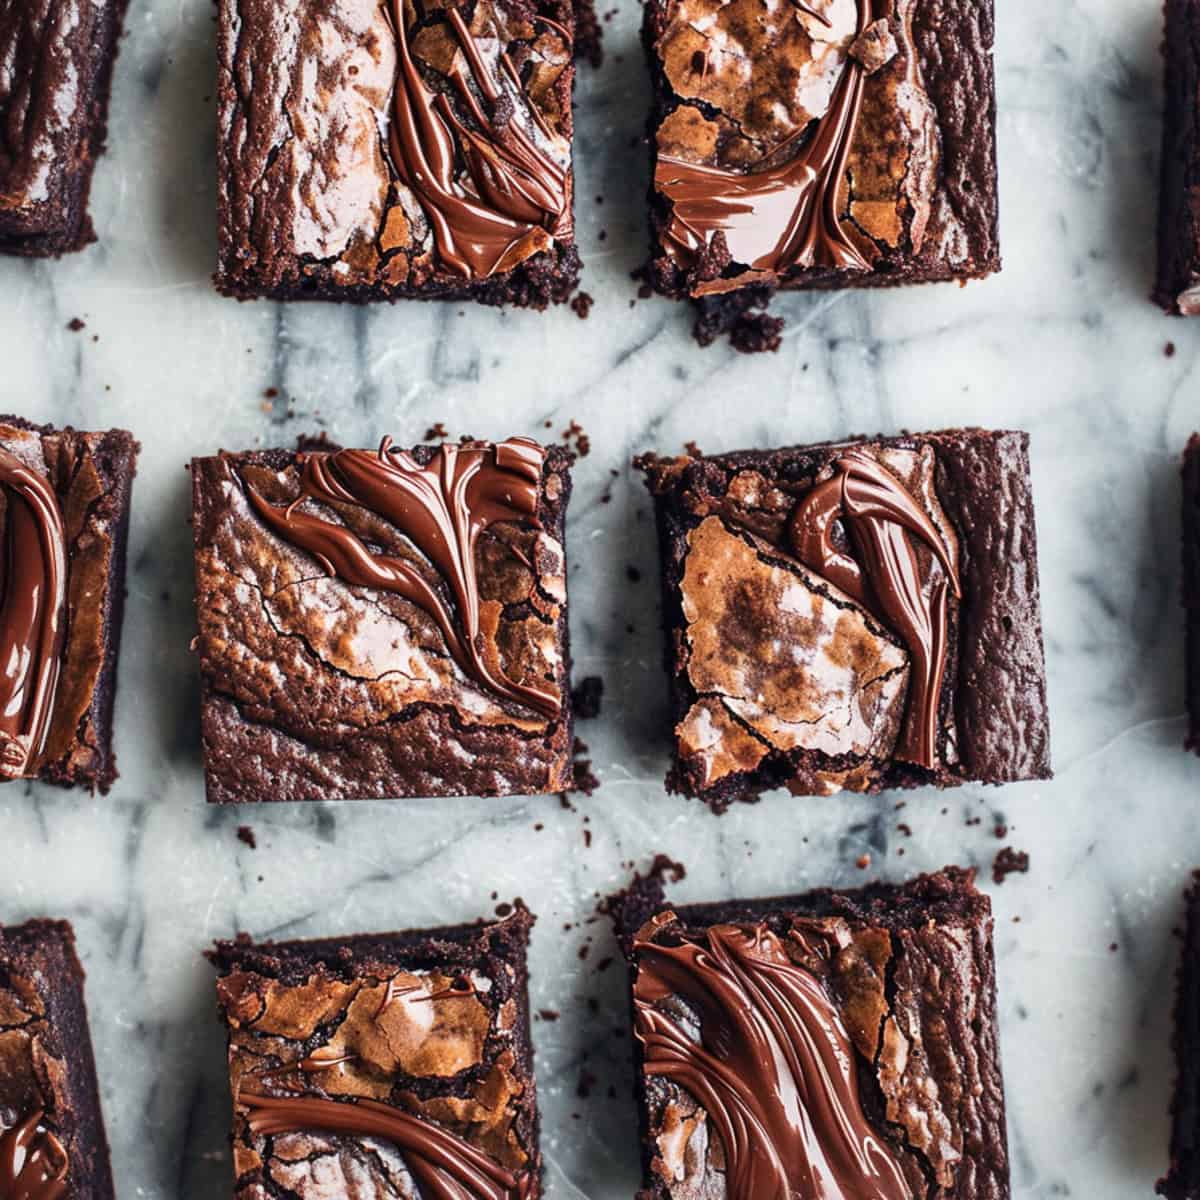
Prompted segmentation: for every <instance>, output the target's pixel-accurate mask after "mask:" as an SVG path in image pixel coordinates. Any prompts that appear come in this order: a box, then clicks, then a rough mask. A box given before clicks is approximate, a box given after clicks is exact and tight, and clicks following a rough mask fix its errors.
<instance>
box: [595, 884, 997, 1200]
mask: <svg viewBox="0 0 1200 1200" xmlns="http://www.w3.org/2000/svg"><path fill="white" fill-rule="evenodd" d="M613 913H614V917H615V920H616V925H617V931H618V935H619V936H620V938H621V941H622V945H623V948H624V950H625V953H626V956H627V958H628V962H629V967H630V975H631V984H632V1009H633V1027H634V1046H635V1058H636V1062H635V1081H636V1082H635V1089H636V1094H637V1099H638V1104H639V1107H640V1112H641V1129H642V1139H643V1164H644V1171H645V1175H644V1183H643V1189H642V1191H640V1192H639V1193H638V1196H639V1200H685V1198H686V1200H691V1198H693V1197H699V1196H728V1197H730V1200H748V1198H750V1197H756V1198H757V1197H762V1196H809V1195H813V1196H816V1195H822V1196H823V1195H826V1194H828V1195H837V1196H847V1197H849V1196H855V1197H857V1196H862V1197H867V1196H870V1197H872V1200H911V1198H912V1197H914V1196H928V1197H938V1200H1006V1198H1007V1197H1008V1196H1009V1166H1008V1149H1007V1142H1006V1134H1005V1123H1004V1085H1003V1081H1002V1079H1001V1074H1000V1061H999V1054H998V1048H997V1035H996V979H995V963H994V958H993V953H992V918H991V907H990V904H989V902H988V899H987V897H986V896H984V895H983V894H981V893H980V892H978V891H976V889H975V886H974V872H972V871H965V870H960V869H958V868H955V867H947V868H946V869H945V870H944V871H942V872H940V873H939V874H936V875H924V876H920V877H919V878H916V879H914V880H912V881H911V882H909V883H906V884H903V885H892V884H875V885H872V886H871V887H867V888H861V889H855V890H852V891H845V892H838V891H832V890H821V891H814V892H808V893H805V894H803V895H799V896H781V897H775V898H772V899H768V900H736V901H729V902H726V903H720V904H688V905H683V906H679V907H675V906H671V905H668V904H667V901H666V899H665V896H664V894H663V887H662V881H661V878H660V877H659V876H658V875H656V874H653V873H652V874H651V875H650V876H649V877H646V878H639V879H637V880H636V881H635V883H634V885H633V886H632V887H631V888H630V889H629V891H628V892H626V893H625V894H624V895H622V896H620V897H618V898H616V899H615V900H614V901H613Z"/></svg>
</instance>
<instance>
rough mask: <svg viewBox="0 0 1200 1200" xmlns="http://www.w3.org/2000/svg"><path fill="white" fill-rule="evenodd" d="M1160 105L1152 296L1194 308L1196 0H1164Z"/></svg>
mask: <svg viewBox="0 0 1200 1200" xmlns="http://www.w3.org/2000/svg"><path fill="white" fill-rule="evenodd" d="M1164 7H1165V13H1166V37H1165V38H1164V39H1163V45H1162V50H1163V59H1164V60H1165V67H1166V73H1165V93H1166V100H1165V107H1164V110H1163V142H1162V158H1161V162H1160V165H1159V173H1160V179H1159V196H1158V274H1157V277H1156V278H1155V283H1154V300H1155V302H1156V303H1157V304H1160V305H1162V307H1163V308H1164V309H1166V311H1167V312H1169V313H1174V314H1176V315H1179V316H1185V317H1193V316H1195V315H1196V314H1197V313H1200V220H1198V219H1197V218H1198V214H1197V211H1196V208H1195V200H1194V196H1195V192H1196V188H1197V185H1200V3H1197V0H1167V3H1166V5H1165V6H1164Z"/></svg>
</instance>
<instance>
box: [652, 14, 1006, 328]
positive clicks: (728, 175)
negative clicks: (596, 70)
mask: <svg viewBox="0 0 1200 1200" xmlns="http://www.w3.org/2000/svg"><path fill="white" fill-rule="evenodd" d="M992 38H993V13H992V3H991V0H895V2H894V3H892V2H888V3H884V4H878V3H876V4H867V3H859V0H814V2H813V3H811V4H799V5H783V6H776V5H773V4H770V3H768V2H767V0H735V2H734V3H731V4H727V5H724V6H723V7H720V8H713V7H712V6H711V5H708V4H707V3H706V2H704V0H648V3H647V5H646V9H645V21H644V25H643V31H642V40H643V43H644V45H645V49H646V54H647V57H648V59H649V63H650V72H651V76H652V83H653V92H654V106H653V112H652V114H651V119H650V135H651V153H652V182H651V187H650V212H651V230H652V238H651V261H650V263H649V265H648V267H647V278H648V280H649V282H650V283H651V285H652V286H653V287H654V288H655V289H656V290H658V291H659V292H661V293H662V294H664V295H667V296H672V297H676V298H683V297H691V298H692V299H694V300H697V301H699V302H700V303H701V310H702V317H701V320H700V322H699V324H698V325H697V336H698V338H699V340H700V341H701V342H702V343H707V342H709V341H711V340H712V339H713V338H714V337H715V336H717V334H718V333H720V332H722V331H724V330H726V329H732V331H733V333H734V344H735V345H736V346H737V348H738V349H741V350H761V349H775V348H777V347H778V344H779V342H778V334H779V327H780V325H781V324H782V323H781V322H779V321H777V320H773V319H771V318H765V317H762V316H761V315H760V316H757V317H753V318H750V317H747V316H746V310H747V308H748V307H750V306H755V305H763V304H765V303H766V302H767V300H768V299H769V297H770V295H771V293H772V292H773V291H774V290H775V289H777V288H832V287H880V286H890V285H894V284H902V283H930V282H935V281H938V280H949V279H958V280H966V279H975V278H980V277H982V276H985V275H990V274H992V273H993V272H994V271H998V270H999V269H1000V251H999V242H998V218H997V190H996V133H995V130H996V100H995V82H994V76H993V67H992Z"/></svg>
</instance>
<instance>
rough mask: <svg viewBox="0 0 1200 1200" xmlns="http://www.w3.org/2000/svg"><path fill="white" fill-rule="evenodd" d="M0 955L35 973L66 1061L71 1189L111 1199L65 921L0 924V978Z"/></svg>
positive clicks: (80, 974) (91, 1199)
mask: <svg viewBox="0 0 1200 1200" xmlns="http://www.w3.org/2000/svg"><path fill="white" fill-rule="evenodd" d="M6 961H7V962H12V963H13V964H14V965H15V966H16V968H17V970H18V971H20V972H22V973H23V972H26V971H28V972H29V973H31V974H36V976H37V978H38V983H39V995H40V996H41V999H42V1003H43V1004H44V1005H45V1007H46V1018H47V1025H48V1036H49V1037H50V1038H52V1039H53V1042H52V1045H51V1046H50V1049H52V1051H53V1053H54V1054H55V1055H56V1056H59V1057H61V1058H62V1059H63V1061H64V1062H65V1063H66V1078H65V1080H64V1082H63V1088H64V1091H65V1094H66V1096H67V1108H68V1109H69V1111H68V1112H67V1113H64V1114H62V1115H63V1118H64V1123H63V1125H62V1128H63V1129H64V1130H65V1131H67V1133H68V1137H67V1139H65V1140H66V1141H67V1142H68V1145H69V1147H70V1149H71V1175H70V1178H71V1181H72V1185H73V1186H72V1189H71V1195H72V1196H73V1197H80V1200H83V1198H86V1200H113V1194H114V1193H113V1182H112V1167H111V1165H110V1162H109V1150H108V1138H107V1136H106V1135H105V1131H104V1114H103V1112H102V1110H101V1107H100V1089H99V1085H98V1083H97V1080H96V1062H95V1056H94V1054H93V1051H92V1035H91V1031H90V1029H89V1027H88V1016H87V1004H86V1001H85V999H84V994H83V984H84V970H83V967H82V966H81V965H80V962H79V958H78V956H77V954H76V953H75V932H74V930H73V929H72V928H71V926H70V925H69V924H68V923H67V922H66V921H48V920H33V921H27V922H26V923H25V924H24V925H16V926H10V927H8V928H4V927H3V926H0V982H2V981H3V977H4V975H5V973H6V965H5V964H6ZM2 1099H3V1098H2V1097H0V1101H2ZM56 1116H57V1114H56Z"/></svg>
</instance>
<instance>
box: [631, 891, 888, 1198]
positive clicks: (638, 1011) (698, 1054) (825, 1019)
mask: <svg viewBox="0 0 1200 1200" xmlns="http://www.w3.org/2000/svg"><path fill="white" fill-rule="evenodd" d="M675 919H676V918H675V916H674V914H673V913H664V914H661V915H660V916H658V917H656V918H654V920H653V921H652V922H651V924H650V925H649V926H648V927H647V928H646V929H643V930H642V932H641V933H639V935H638V937H637V938H636V939H635V942H634V949H635V951H636V954H637V980H636V982H635V984H634V1024H635V1032H636V1036H637V1038H638V1040H639V1041H640V1042H641V1044H642V1047H643V1051H644V1058H643V1062H644V1070H645V1072H646V1074H647V1075H655V1076H662V1077H664V1078H667V1079H669V1080H671V1081H672V1082H674V1083H676V1084H678V1085H679V1086H680V1087H681V1088H683V1089H684V1090H685V1091H687V1092H688V1093H689V1094H690V1095H691V1096H692V1097H693V1098H694V1099H695V1100H696V1102H697V1103H698V1104H700V1105H701V1106H702V1107H703V1108H704V1110H705V1112H706V1113H707V1115H708V1119H709V1120H710V1121H711V1123H712V1125H713V1126H714V1127H715V1129H716V1131H717V1133H718V1135H719V1137H720V1139H721V1143H722V1146H723V1149H724V1153H725V1178H726V1193H727V1195H728V1197H729V1200H796V1198H797V1197H803V1198H804V1200H912V1190H911V1188H910V1187H909V1186H908V1184H907V1183H906V1181H905V1178H904V1174H903V1171H902V1170H901V1167H900V1165H899V1163H898V1162H897V1160H896V1158H895V1156H894V1155H893V1153H892V1151H891V1149H890V1148H889V1147H888V1145H887V1144H886V1142H885V1141H884V1140H883V1138H882V1137H880V1135H879V1134H878V1133H876V1132H875V1130H874V1129H873V1128H872V1126H871V1124H870V1122H869V1121H868V1120H867V1118H866V1115H865V1114H864V1112H863V1107H862V1102H861V1099H860V1096H859V1088H858V1067H857V1062H856V1054H855V1050H854V1046H853V1043H852V1042H851V1039H850V1035H849V1033H848V1032H847V1030H846V1027H845V1024H844V1023H843V1021H842V1018H841V1016H840V1014H839V1012H838V1010H837V1008H836V1007H835V1006H834V1004H833V1002H832V1001H831V999H830V997H829V996H828V994H827V993H826V991H825V987H824V985H823V984H822V982H821V980H820V979H819V978H818V977H817V976H816V975H815V974H814V973H813V972H811V971H809V970H807V969H805V968H804V967H801V966H800V965H798V964H797V963H796V962H794V961H793V960H792V959H791V958H790V957H789V956H788V954H787V952H786V950H785V948H784V945H783V943H782V942H781V940H780V938H779V937H778V936H777V935H776V934H774V933H773V932H772V931H771V930H770V929H768V928H767V926H766V925H765V924H760V925H755V926H737V925H715V926H713V927H711V928H710V929H708V930H707V932H705V933H704V934H701V935H699V936H698V937H697V938H696V939H695V940H692V939H691V938H690V937H689V938H688V939H685V940H682V941H680V942H679V943H678V944H676V945H668V944H660V943H659V942H657V941H655V940H653V938H654V937H655V936H656V935H657V934H658V933H659V932H660V930H661V929H662V927H663V926H666V925H669V924H672V923H674V921H675ZM791 937H793V938H794V939H796V941H797V943H798V947H799V949H800V951H801V952H802V953H804V954H805V955H806V956H819V957H827V956H828V954H829V946H828V945H827V944H825V941H824V939H823V938H822V937H821V935H820V933H819V931H817V930H814V929H809V928H800V927H796V928H794V929H793V930H792V931H791ZM670 1000H677V1001H682V1002H683V1003H684V1004H685V1005H686V1006H687V1007H688V1009H689V1010H690V1011H691V1013H692V1014H694V1016H695V1018H696V1020H697V1021H698V1022H699V1036H698V1038H697V1037H696V1036H695V1035H694V1034H693V1033H692V1032H691V1030H689V1029H688V1028H686V1027H684V1026H683V1025H681V1024H680V1023H679V1021H678V1020H677V1019H675V1017H673V1016H672V1015H670V1012H669V1011H668V1009H667V1008H666V1007H665V1006H663V1002H664V1001H670Z"/></svg>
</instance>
